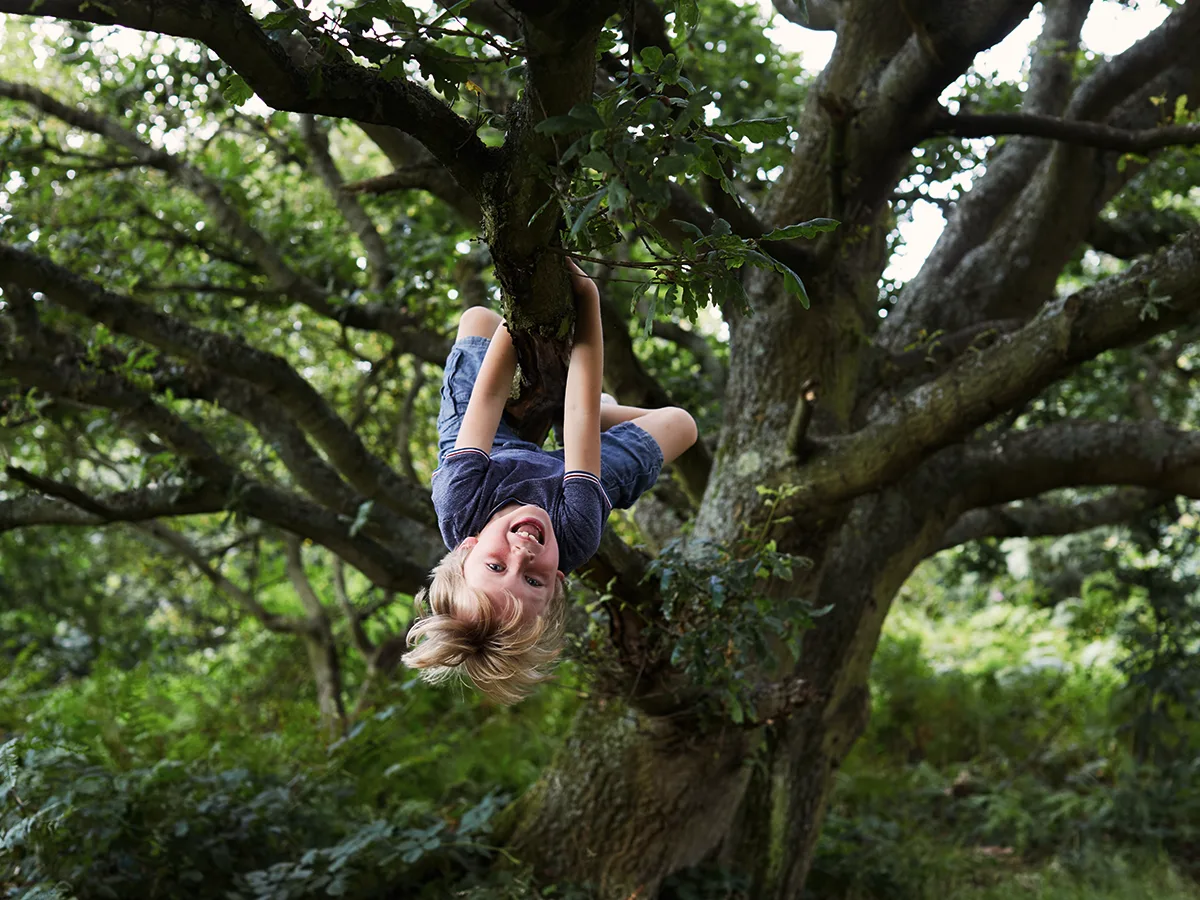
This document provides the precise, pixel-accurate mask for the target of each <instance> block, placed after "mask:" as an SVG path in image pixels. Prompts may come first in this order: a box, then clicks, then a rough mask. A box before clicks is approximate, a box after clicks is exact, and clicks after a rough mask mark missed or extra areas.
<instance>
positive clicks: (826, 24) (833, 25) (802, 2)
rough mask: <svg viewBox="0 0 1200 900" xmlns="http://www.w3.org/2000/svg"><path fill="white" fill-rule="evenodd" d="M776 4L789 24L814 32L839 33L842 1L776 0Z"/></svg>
mask: <svg viewBox="0 0 1200 900" xmlns="http://www.w3.org/2000/svg"><path fill="white" fill-rule="evenodd" d="M774 4H775V10H776V11H777V12H778V13H779V14H780V15H781V16H783V17H784V18H785V19H787V20H788V21H789V22H795V23H796V24H797V25H803V26H804V27H805V28H809V29H811V30H813V31H837V28H838V20H839V18H840V17H841V7H842V0H774Z"/></svg>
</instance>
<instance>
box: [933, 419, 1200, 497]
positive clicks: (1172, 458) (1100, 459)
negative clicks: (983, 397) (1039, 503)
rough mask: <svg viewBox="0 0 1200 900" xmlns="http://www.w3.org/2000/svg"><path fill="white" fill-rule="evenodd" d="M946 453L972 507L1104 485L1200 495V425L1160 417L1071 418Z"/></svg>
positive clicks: (960, 492) (961, 492)
mask: <svg viewBox="0 0 1200 900" xmlns="http://www.w3.org/2000/svg"><path fill="white" fill-rule="evenodd" d="M946 453H947V460H948V461H950V464H951V465H953V466H954V467H955V468H954V469H953V477H954V478H955V479H956V480H957V479H961V483H962V487H961V489H960V491H959V494H960V497H961V498H962V500H963V501H964V502H965V503H966V505H967V506H968V507H981V506H994V505H996V504H998V503H1008V502H1012V501H1015V500H1023V499H1026V498H1030V497H1036V496H1038V495H1040V494H1044V493H1046V492H1047V491H1052V490H1055V489H1058V488H1067V487H1087V486H1100V485H1126V486H1134V487H1140V488H1145V489H1147V490H1151V491H1157V492H1160V493H1168V494H1181V495H1183V496H1185V497H1191V498H1194V499H1195V498H1200V432H1197V431H1183V430H1181V429H1178V428H1175V427H1173V426H1170V425H1166V424H1164V423H1163V422H1160V421H1138V422H1093V421H1083V420H1066V421H1063V422H1057V423H1055V424H1053V425H1047V426H1045V427H1043V428H1035V429H1031V430H1029V431H1016V432H1011V433H1009V434H1007V435H1005V436H1004V437H1002V438H1000V439H998V440H995V441H988V442H986V443H980V444H968V445H965V446H962V447H956V448H952V449H951V450H947V451H946ZM947 471H950V470H947Z"/></svg>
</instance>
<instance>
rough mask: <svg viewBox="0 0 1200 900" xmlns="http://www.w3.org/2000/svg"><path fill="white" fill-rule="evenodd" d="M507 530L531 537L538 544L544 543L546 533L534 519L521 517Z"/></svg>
mask: <svg viewBox="0 0 1200 900" xmlns="http://www.w3.org/2000/svg"><path fill="white" fill-rule="evenodd" d="M509 530H510V531H514V532H516V533H517V534H523V535H525V536H527V537H531V538H533V539H534V540H536V541H537V542H538V543H539V544H545V543H546V533H545V532H544V531H542V526H541V525H539V524H538V523H537V521H535V520H534V519H522V520H521V521H520V522H518V523H517V524H516V525H514V526H513V527H512V528H510V529H509Z"/></svg>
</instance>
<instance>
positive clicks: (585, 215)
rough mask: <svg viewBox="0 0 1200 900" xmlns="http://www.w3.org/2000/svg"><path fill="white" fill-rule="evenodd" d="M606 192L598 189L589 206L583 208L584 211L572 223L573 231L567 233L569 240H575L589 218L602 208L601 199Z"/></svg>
mask: <svg viewBox="0 0 1200 900" xmlns="http://www.w3.org/2000/svg"><path fill="white" fill-rule="evenodd" d="M604 194H605V191H596V193H595V195H594V196H593V197H592V199H591V200H589V201H588V204H587V206H585V207H584V208H583V211H582V212H581V213H580V214H579V217H578V218H577V219H576V220H575V221H574V222H573V223H572V224H571V231H570V233H569V234H568V235H567V239H568V240H571V241H573V240H575V236H576V235H577V234H579V232H580V231H581V230H582V229H583V226H584V225H586V224H587V222H588V219H590V218H591V217H592V216H594V215H595V214H596V210H597V209H599V208H600V201H601V200H603V199H604Z"/></svg>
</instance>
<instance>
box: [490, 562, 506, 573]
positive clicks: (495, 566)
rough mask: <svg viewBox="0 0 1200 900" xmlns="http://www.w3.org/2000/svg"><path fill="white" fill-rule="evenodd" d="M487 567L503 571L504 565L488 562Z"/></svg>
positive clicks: (495, 570) (494, 570)
mask: <svg viewBox="0 0 1200 900" xmlns="http://www.w3.org/2000/svg"><path fill="white" fill-rule="evenodd" d="M487 567H488V568H489V569H491V570H492V571H493V572H503V571H504V566H503V565H501V564H500V563H488V564H487Z"/></svg>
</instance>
